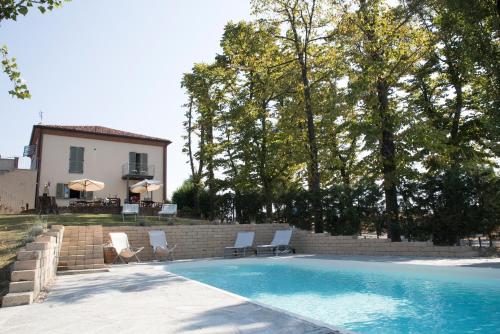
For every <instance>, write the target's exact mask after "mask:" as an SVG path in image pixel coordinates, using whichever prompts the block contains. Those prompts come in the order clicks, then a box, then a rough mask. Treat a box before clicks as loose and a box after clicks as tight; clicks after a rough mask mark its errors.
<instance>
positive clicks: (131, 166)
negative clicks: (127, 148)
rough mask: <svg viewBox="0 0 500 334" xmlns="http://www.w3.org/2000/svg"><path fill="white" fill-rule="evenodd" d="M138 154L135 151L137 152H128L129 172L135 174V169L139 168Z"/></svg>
mask: <svg viewBox="0 0 500 334" xmlns="http://www.w3.org/2000/svg"><path fill="white" fill-rule="evenodd" d="M136 155H137V153H135V152H129V154H128V172H129V174H133V173H134V171H135V170H136V169H137V166H136V164H137V161H136Z"/></svg>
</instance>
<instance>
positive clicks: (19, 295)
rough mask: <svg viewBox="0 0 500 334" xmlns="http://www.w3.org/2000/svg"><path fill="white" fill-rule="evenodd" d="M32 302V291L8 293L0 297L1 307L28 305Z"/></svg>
mask: <svg viewBox="0 0 500 334" xmlns="http://www.w3.org/2000/svg"><path fill="white" fill-rule="evenodd" d="M31 303H33V292H14V293H8V294H7V295H5V296H4V297H3V299H2V307H10V306H18V305H28V304H31Z"/></svg>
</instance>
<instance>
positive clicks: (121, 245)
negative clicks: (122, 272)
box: [109, 232, 144, 263]
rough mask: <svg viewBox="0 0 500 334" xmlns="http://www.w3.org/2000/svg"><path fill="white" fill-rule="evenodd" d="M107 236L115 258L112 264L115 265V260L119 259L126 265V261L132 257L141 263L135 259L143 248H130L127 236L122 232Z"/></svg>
mask: <svg viewBox="0 0 500 334" xmlns="http://www.w3.org/2000/svg"><path fill="white" fill-rule="evenodd" d="M109 236H110V238H111V244H112V246H113V248H114V249H115V251H116V257H115V259H114V260H113V263H115V262H116V260H117V259H120V260H121V261H122V262H123V263H128V261H126V259H131V258H134V257H135V259H136V260H137V262H141V260H139V257H137V253H139V252H140V251H142V250H143V249H144V247H141V248H132V247H131V246H130V244H129V242H128V237H127V235H126V234H125V233H123V232H115V233H110V234H109Z"/></svg>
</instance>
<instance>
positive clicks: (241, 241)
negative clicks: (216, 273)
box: [224, 232, 255, 257]
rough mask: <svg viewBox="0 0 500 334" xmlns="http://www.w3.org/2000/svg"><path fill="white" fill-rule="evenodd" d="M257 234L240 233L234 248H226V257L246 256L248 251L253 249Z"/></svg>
mask: <svg viewBox="0 0 500 334" xmlns="http://www.w3.org/2000/svg"><path fill="white" fill-rule="evenodd" d="M254 238H255V232H238V235H237V236H236V241H235V242H234V246H233V247H225V248H224V257H226V256H240V255H243V256H245V255H246V251H247V249H253V248H252V246H253V239H254Z"/></svg>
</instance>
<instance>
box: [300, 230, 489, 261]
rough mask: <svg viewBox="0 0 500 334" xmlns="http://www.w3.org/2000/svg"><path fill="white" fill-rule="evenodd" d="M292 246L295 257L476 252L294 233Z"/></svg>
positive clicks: (426, 244) (427, 244)
mask: <svg viewBox="0 0 500 334" xmlns="http://www.w3.org/2000/svg"><path fill="white" fill-rule="evenodd" d="M292 244H293V245H294V247H296V249H297V252H298V253H307V254H333V255H372V256H429V257H473V256H479V253H478V251H477V250H474V249H473V248H472V247H466V246H434V245H433V244H432V242H391V241H390V240H389V239H358V237H357V236H331V235H328V234H326V233H325V234H323V233H322V234H314V233H311V232H307V231H302V230H298V229H296V230H295V232H294V237H293V239H292Z"/></svg>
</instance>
